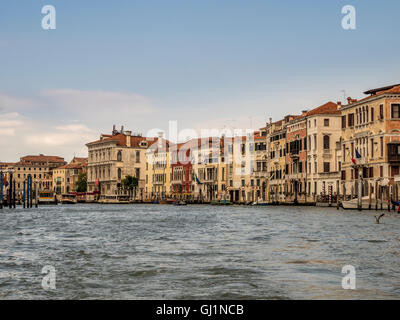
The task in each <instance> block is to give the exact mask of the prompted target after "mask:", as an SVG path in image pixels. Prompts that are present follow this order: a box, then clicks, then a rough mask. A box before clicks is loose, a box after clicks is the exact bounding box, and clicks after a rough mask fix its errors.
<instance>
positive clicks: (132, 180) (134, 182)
mask: <svg viewBox="0 0 400 320" xmlns="http://www.w3.org/2000/svg"><path fill="white" fill-rule="evenodd" d="M121 182H122V185H123V186H124V188H125V189H127V190H129V191H133V190H136V188H137V186H138V185H139V179H138V178H136V177H132V176H126V177H125V178H124V179H122V181H121ZM135 193H136V192H135Z"/></svg>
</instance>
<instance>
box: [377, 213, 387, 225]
mask: <svg viewBox="0 0 400 320" xmlns="http://www.w3.org/2000/svg"><path fill="white" fill-rule="evenodd" d="M384 215H385V214H384V213H382V214H381V215H380V216H379V217H377V216H375V220H376V223H378V224H379V223H380V222H379V220H381V218H382V217H383V216H384Z"/></svg>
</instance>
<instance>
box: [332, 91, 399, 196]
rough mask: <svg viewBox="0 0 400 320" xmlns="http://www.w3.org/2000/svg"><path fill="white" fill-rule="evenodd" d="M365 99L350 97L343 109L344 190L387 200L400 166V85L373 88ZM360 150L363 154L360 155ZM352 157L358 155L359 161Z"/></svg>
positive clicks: (342, 174) (342, 189)
mask: <svg viewBox="0 0 400 320" xmlns="http://www.w3.org/2000/svg"><path fill="white" fill-rule="evenodd" d="M364 94H366V95H368V97H366V98H363V99H361V100H356V99H351V98H348V99H347V104H346V105H343V106H341V108H340V110H341V112H342V126H341V127H342V132H341V136H342V143H341V147H342V154H343V159H342V166H341V181H342V188H341V192H342V193H346V194H347V195H348V194H351V195H355V194H357V190H358V181H359V173H361V177H362V195H363V196H369V195H371V197H372V198H375V196H376V195H378V198H381V197H380V195H382V197H383V198H384V199H386V200H388V199H387V198H388V197H389V194H393V186H394V177H395V176H397V175H399V166H400V85H391V86H387V87H383V88H377V89H371V90H368V91H366V92H364ZM356 151H357V153H358V154H359V155H360V156H361V158H358V159H356V154H357V153H356ZM352 159H355V162H356V164H354V163H353V161H352Z"/></svg>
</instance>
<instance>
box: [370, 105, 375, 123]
mask: <svg viewBox="0 0 400 320" xmlns="http://www.w3.org/2000/svg"><path fill="white" fill-rule="evenodd" d="M374 120H375V115H374V108H371V122H373V121H374Z"/></svg>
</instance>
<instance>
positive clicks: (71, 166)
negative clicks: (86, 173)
mask: <svg viewBox="0 0 400 320" xmlns="http://www.w3.org/2000/svg"><path fill="white" fill-rule="evenodd" d="M83 167H84V164H82V163H68V164H66V165H64V166H61V167H57V168H56V169H57V170H58V169H82V168H83Z"/></svg>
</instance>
